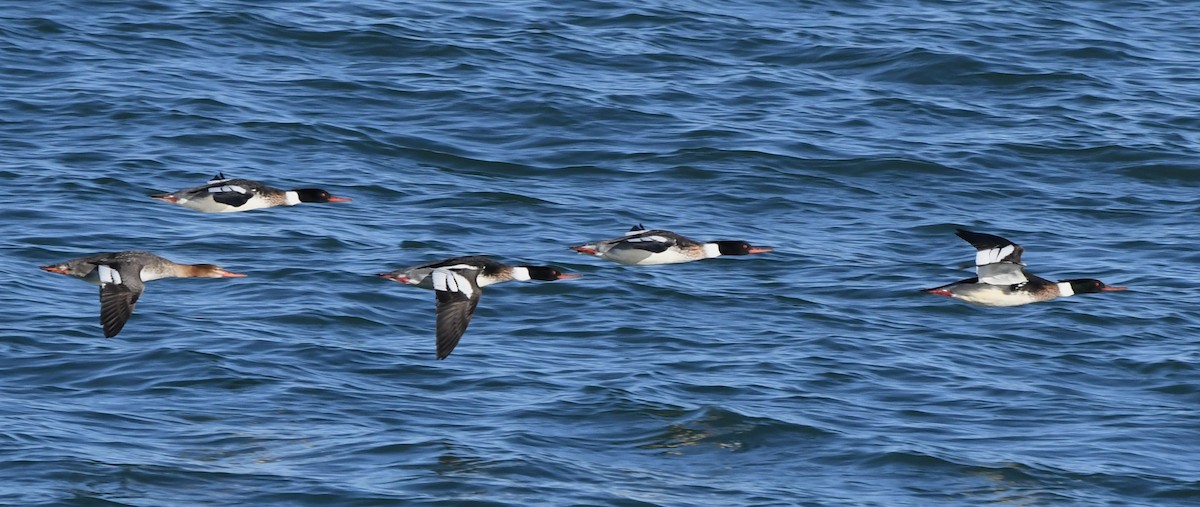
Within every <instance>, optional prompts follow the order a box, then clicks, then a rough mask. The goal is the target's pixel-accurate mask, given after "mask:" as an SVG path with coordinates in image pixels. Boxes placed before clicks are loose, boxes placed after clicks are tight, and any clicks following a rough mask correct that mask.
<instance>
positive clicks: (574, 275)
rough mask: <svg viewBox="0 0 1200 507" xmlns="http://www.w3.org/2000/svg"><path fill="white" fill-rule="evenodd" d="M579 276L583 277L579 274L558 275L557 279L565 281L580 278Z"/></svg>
mask: <svg viewBox="0 0 1200 507" xmlns="http://www.w3.org/2000/svg"><path fill="white" fill-rule="evenodd" d="M581 276H583V275H582V274H580V273H559V275H558V279H559V280H566V279H568V278H579V277H581Z"/></svg>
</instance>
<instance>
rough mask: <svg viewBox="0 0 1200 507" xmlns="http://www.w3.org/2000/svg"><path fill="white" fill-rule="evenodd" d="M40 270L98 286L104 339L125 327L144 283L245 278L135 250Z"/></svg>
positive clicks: (224, 271) (95, 256)
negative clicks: (176, 279)
mask: <svg viewBox="0 0 1200 507" xmlns="http://www.w3.org/2000/svg"><path fill="white" fill-rule="evenodd" d="M41 269H42V270H43V271H49V272H51V273H58V274H62V275H68V276H73V277H75V278H80V279H82V280H83V281H85V282H88V283H92V284H96V285H99V286H100V324H101V325H102V326H103V327H104V337H105V338H112V337H114V336H116V335H117V333H120V332H121V329H122V328H124V327H125V322H127V321H128V320H129V317H130V316H131V315H133V307H134V305H136V304H137V300H138V298H139V297H141V295H142V290H143V289H144V287H145V282H149V281H151V280H158V279H160V278H241V277H244V276H246V275H243V274H240V273H232V272H229V271H226V270H225V269H223V268H221V267H220V266H214V265H212V264H179V263H176V262H172V261H169V260H167V259H165V258H163V257H159V256H157V255H154V254H152V253H150V252H142V251H137V250H130V251H124V252H110V253H101V254H95V255H89V256H87V257H80V258H78V259H71V260H69V261H64V262H60V263H58V264H50V265H48V266H42V267H41Z"/></svg>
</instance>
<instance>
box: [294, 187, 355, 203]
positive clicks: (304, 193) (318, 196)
mask: <svg viewBox="0 0 1200 507" xmlns="http://www.w3.org/2000/svg"><path fill="white" fill-rule="evenodd" d="M294 192H296V196H297V197H298V198H299V199H300V202H350V198H349V197H335V196H332V195H329V192H326V191H324V190H321V189H319V188H297V189H296V190H294Z"/></svg>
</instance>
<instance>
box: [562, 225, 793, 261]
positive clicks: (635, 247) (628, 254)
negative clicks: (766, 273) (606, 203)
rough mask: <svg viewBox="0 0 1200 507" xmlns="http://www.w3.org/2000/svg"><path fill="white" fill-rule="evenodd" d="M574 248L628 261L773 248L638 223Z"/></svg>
mask: <svg viewBox="0 0 1200 507" xmlns="http://www.w3.org/2000/svg"><path fill="white" fill-rule="evenodd" d="M570 248H571V250H574V251H576V252H579V253H582V254H588V255H595V256H596V257H600V258H604V259H608V260H610V261H613V262H618V263H621V264H627V265H638V266H650V265H655V264H678V263H681V262H692V261H698V260H702V259H711V258H713V257H720V256H722V255H749V254H757V253H766V252H770V251H773V250H774V249H772V248H771V247H766V246H751V245H750V244H749V243H747V242H745V241H709V242H706V243H704V242H699V241H695V240H692V239H688V238H686V237H684V236H683V235H681V234H676V233H674V232H671V231H664V230H661V229H653V230H646V227H645V226H643V225H641V224H638V225H635V226H634V227H633V228H632V229H629V232H627V233H625V235H624V236H621V237H619V238H613V239H603V240H598V241H592V242H589V243H584V244H582V245H575V246H572V247H570Z"/></svg>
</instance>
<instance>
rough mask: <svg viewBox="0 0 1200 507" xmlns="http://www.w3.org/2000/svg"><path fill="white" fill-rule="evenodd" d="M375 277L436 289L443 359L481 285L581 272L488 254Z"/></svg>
mask: <svg viewBox="0 0 1200 507" xmlns="http://www.w3.org/2000/svg"><path fill="white" fill-rule="evenodd" d="M376 276H379V277H381V278H387V279H389V280H394V281H397V282H400V283H404V284H408V285H416V286H417V287H421V288H425V289H433V290H434V291H436V292H437V332H436V334H437V358H438V359H445V358H446V357H447V356H449V355H450V353H451V352H453V351H454V347H455V346H457V345H458V341H459V340H460V339H461V338H462V336H463V333H465V332H466V331H467V324H469V323H470V322H471V315H473V314H474V313H475V307H476V306H478V305H479V297H480V296H481V295H482V294H483V288H484V287H487V286H489V285H492V284H497V283H500V282H507V281H509V280H517V281H528V280H541V281H548V282H549V281H554V280H565V279H568V278H578V277H580V276H583V275H579V274H566V273H562V272H559V271H558V270H557V269H554V268H552V267H549V266H509V265H507V264H503V263H501V262H497V261H495V260H492V259H490V258H488V257H481V256H470V257H455V258H452V259H446V260H444V261H439V262H434V263H430V264H422V265H420V266H413V267H410V268H403V269H398V270H396V271H391V272H388V273H380V274H378V275H376Z"/></svg>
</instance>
